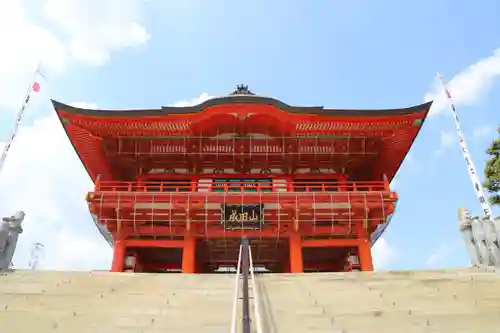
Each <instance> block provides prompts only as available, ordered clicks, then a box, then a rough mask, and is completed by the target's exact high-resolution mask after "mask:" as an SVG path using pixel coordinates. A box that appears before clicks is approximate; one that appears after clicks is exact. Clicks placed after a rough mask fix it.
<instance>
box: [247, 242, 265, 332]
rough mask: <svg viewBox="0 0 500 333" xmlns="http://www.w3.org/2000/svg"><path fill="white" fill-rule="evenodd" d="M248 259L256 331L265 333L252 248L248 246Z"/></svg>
mask: <svg viewBox="0 0 500 333" xmlns="http://www.w3.org/2000/svg"><path fill="white" fill-rule="evenodd" d="M248 257H249V260H250V276H251V279H252V291H253V295H252V296H253V310H254V316H255V322H256V326H257V327H256V330H257V333H262V332H264V330H263V328H262V317H261V313H260V299H259V291H258V290H257V281H256V280H255V272H254V267H253V260H252V249H251V248H250V246H248Z"/></svg>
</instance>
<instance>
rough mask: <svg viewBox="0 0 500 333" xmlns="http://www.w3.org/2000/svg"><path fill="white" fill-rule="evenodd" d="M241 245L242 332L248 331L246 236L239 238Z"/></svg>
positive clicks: (247, 246)
mask: <svg viewBox="0 0 500 333" xmlns="http://www.w3.org/2000/svg"><path fill="white" fill-rule="evenodd" d="M241 246H242V250H243V251H242V258H241V269H242V273H243V297H242V302H243V306H242V310H243V318H242V324H243V325H242V326H243V333H250V297H249V296H248V272H249V270H250V256H249V255H248V253H249V250H250V246H249V241H248V237H245V236H244V237H243V238H242V240H241Z"/></svg>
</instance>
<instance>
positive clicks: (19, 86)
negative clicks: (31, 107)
mask: <svg viewBox="0 0 500 333" xmlns="http://www.w3.org/2000/svg"><path fill="white" fill-rule="evenodd" d="M0 49H1V50H2V51H1V52H0V109H2V108H5V109H9V110H11V109H16V108H18V107H19V103H20V101H21V100H22V99H23V94H24V93H25V91H26V88H27V87H26V85H27V82H29V80H30V79H31V77H32V75H33V73H34V71H35V69H36V67H37V64H38V62H39V61H43V66H44V69H45V70H48V71H51V72H55V73H59V72H61V71H62V70H64V68H66V66H67V64H68V61H69V59H68V55H67V52H66V49H65V47H64V45H63V44H62V43H61V41H60V40H59V39H58V38H56V37H55V36H54V35H53V34H52V33H51V32H50V31H49V30H47V29H45V28H43V27H41V26H39V25H36V24H34V23H33V22H31V21H29V20H28V18H27V13H26V11H25V9H24V7H22V4H21V2H20V1H17V0H9V1H0Z"/></svg>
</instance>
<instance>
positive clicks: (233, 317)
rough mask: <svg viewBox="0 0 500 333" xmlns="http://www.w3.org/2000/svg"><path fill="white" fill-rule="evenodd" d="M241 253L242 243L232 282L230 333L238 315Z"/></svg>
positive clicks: (234, 327) (235, 325) (232, 332)
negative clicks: (234, 279) (233, 281)
mask: <svg viewBox="0 0 500 333" xmlns="http://www.w3.org/2000/svg"><path fill="white" fill-rule="evenodd" d="M241 254H242V245H240V253H239V255H238V265H237V266H236V281H235V283H234V299H233V312H232V314H231V331H230V332H231V333H236V327H237V321H236V318H237V317H238V299H239V297H240V274H241Z"/></svg>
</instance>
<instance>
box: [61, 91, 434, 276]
mask: <svg viewBox="0 0 500 333" xmlns="http://www.w3.org/2000/svg"><path fill="white" fill-rule="evenodd" d="M54 106H55V108H56V111H57V113H58V115H59V118H60V119H61V123H62V124H63V126H64V128H65V130H66V133H67V134H68V137H69V138H70V140H71V142H72V144H73V146H74V147H75V150H76V152H77V153H78V154H79V156H80V159H81V160H82V162H83V164H84V165H85V167H86V169H87V171H88V173H89V175H90V176H91V178H92V179H93V180H94V183H95V188H94V190H93V191H92V192H90V193H89V194H88V196H87V201H88V204H89V209H90V211H91V212H92V214H93V215H94V217H95V219H96V221H97V223H98V224H99V226H100V227H101V230H102V229H107V231H109V233H110V234H111V235H112V238H113V239H112V242H113V243H114V258H113V266H112V271H124V270H129V269H130V270H134V271H138V272H140V271H142V272H152V271H182V272H185V273H204V272H214V271H220V270H221V269H224V268H228V267H235V266H236V263H237V258H238V250H239V244H240V238H241V237H242V236H247V237H248V238H249V239H250V242H251V244H252V251H253V260H254V264H255V265H256V266H260V267H262V268H263V269H266V270H268V271H272V272H292V273H297V272H303V271H348V270H352V269H361V270H372V269H373V264H372V258H371V246H372V244H373V243H374V241H376V239H377V238H378V237H379V235H380V233H381V231H383V229H384V227H385V226H386V224H387V223H388V220H389V218H390V217H391V216H392V214H393V212H394V209H395V205H396V201H397V195H396V193H394V192H392V191H391V190H390V187H389V183H390V180H391V179H392V178H393V177H394V174H395V173H396V171H397V169H398V168H399V165H400V164H401V162H402V160H403V159H404V156H405V155H406V153H407V151H408V150H409V148H410V147H411V145H412V142H413V140H414V138H415V137H416V135H417V134H418V132H419V130H420V127H421V125H422V122H423V120H424V119H425V117H426V115H427V113H428V111H429V108H430V103H426V104H423V105H418V106H415V107H412V108H407V109H394V110H378V111H365V110H331V109H324V108H322V107H292V106H289V105H286V104H284V103H282V102H280V101H277V100H275V99H271V98H266V97H259V96H255V95H253V94H251V93H250V92H249V91H248V90H247V89H246V87H243V86H239V87H238V89H237V91H235V93H233V94H231V95H230V96H226V97H221V98H215V99H212V100H208V101H206V102H204V103H202V104H200V105H196V106H192V107H178V108H176V107H164V108H161V109H157V110H136V111H134V110H128V111H104V110H84V109H78V108H74V107H71V106H68V105H64V104H61V103H58V102H54ZM126 258H127V260H126Z"/></svg>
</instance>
